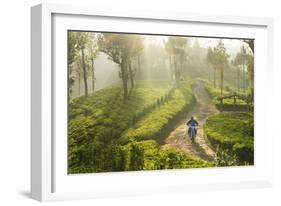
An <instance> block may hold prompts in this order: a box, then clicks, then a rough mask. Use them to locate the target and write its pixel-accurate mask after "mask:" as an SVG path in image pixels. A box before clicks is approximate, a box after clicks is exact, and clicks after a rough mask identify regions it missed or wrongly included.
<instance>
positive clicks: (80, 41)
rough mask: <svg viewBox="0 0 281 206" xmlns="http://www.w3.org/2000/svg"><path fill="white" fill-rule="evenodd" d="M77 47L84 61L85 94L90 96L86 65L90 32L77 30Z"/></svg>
mask: <svg viewBox="0 0 281 206" xmlns="http://www.w3.org/2000/svg"><path fill="white" fill-rule="evenodd" d="M76 36H77V47H78V49H79V50H80V53H81V61H82V62H81V63H82V69H83V80H84V90H85V96H86V97H87V96H88V82H87V78H88V74H87V68H86V67H87V66H86V64H87V63H86V58H85V49H86V44H87V43H88V42H89V38H90V34H89V33H88V32H77V33H76Z"/></svg>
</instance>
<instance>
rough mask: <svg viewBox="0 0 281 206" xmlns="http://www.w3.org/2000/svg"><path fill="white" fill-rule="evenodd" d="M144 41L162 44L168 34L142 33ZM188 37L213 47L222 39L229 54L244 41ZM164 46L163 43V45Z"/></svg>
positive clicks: (191, 41) (190, 40) (204, 45)
mask: <svg viewBox="0 0 281 206" xmlns="http://www.w3.org/2000/svg"><path fill="white" fill-rule="evenodd" d="M144 36H145V40H146V41H145V42H146V43H148V44H149V43H155V44H162V45H163V42H164V41H166V40H167V38H168V36H156V35H144ZM187 38H188V39H189V43H190V44H191V45H193V44H194V43H195V42H196V41H198V43H199V45H200V47H205V48H208V47H209V46H211V47H214V46H216V45H217V43H218V41H219V40H222V42H223V43H224V45H225V47H226V50H227V52H228V53H230V54H235V53H236V52H238V51H239V50H240V47H241V46H242V45H245V43H244V42H243V41H242V40H240V39H239V40H238V39H223V38H202V37H187ZM163 46H164V45H163Z"/></svg>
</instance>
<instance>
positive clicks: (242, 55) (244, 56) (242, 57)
mask: <svg viewBox="0 0 281 206" xmlns="http://www.w3.org/2000/svg"><path fill="white" fill-rule="evenodd" d="M250 58H251V56H250V55H249V54H248V52H247V50H246V48H245V47H244V45H242V46H241V48H240V51H239V52H238V53H237V54H236V57H235V60H234V64H235V65H236V66H237V67H238V70H240V68H239V66H240V67H241V68H242V86H243V92H245V91H246V70H247V67H248V74H249V72H250V71H249V63H251V62H250ZM239 73H240V72H239ZM249 79H251V77H250V78H249Z"/></svg>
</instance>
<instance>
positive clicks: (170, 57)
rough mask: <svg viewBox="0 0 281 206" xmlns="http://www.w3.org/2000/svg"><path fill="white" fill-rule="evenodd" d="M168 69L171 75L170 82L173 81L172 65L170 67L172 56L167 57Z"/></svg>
mask: <svg viewBox="0 0 281 206" xmlns="http://www.w3.org/2000/svg"><path fill="white" fill-rule="evenodd" d="M169 67H170V73H171V80H172V81H173V79H174V78H173V76H174V74H173V65H172V55H169Z"/></svg>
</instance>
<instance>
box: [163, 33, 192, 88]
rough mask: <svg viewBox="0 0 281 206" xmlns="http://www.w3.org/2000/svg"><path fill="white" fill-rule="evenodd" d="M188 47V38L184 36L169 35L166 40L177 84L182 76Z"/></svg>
mask: <svg viewBox="0 0 281 206" xmlns="http://www.w3.org/2000/svg"><path fill="white" fill-rule="evenodd" d="M186 47H187V39H186V38H182V37H169V38H168V40H167V41H166V42H165V49H166V51H167V53H168V54H169V64H170V71H171V74H172V79H174V80H175V81H176V83H177V85H178V83H179V81H180V78H181V77H182V71H183V65H184V61H185V60H186V56H187V52H186Z"/></svg>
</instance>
